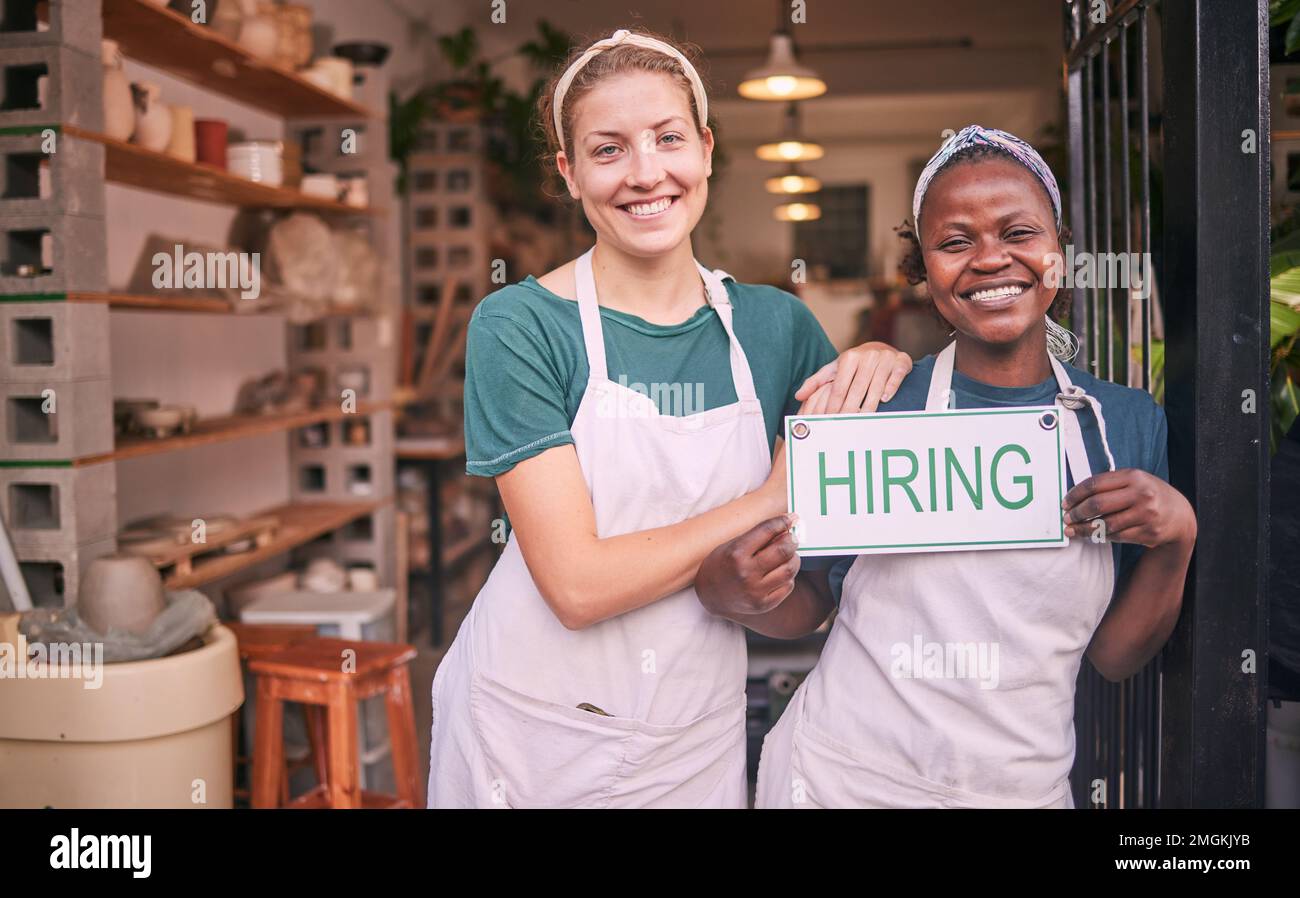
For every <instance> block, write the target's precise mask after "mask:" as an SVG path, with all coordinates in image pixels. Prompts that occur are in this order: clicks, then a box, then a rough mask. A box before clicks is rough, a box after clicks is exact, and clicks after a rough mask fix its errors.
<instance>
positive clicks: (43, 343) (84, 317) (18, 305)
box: [0, 302, 112, 383]
mask: <svg viewBox="0 0 1300 898" xmlns="http://www.w3.org/2000/svg"><path fill="white" fill-rule="evenodd" d="M108 314H109V313H108V306H107V305H105V304H103V303H83V302H0V381H14V382H19V383H31V382H38V381H42V380H46V381H67V380H96V379H103V378H107V377H109V376H110V374H111V373H112V369H111V365H110V361H109V357H108V356H109V332H108Z"/></svg>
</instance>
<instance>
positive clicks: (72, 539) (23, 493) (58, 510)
mask: <svg viewBox="0 0 1300 898" xmlns="http://www.w3.org/2000/svg"><path fill="white" fill-rule="evenodd" d="M0 514H3V515H4V519H5V523H6V525H7V526H8V527H9V534H10V536H11V537H13V541H14V545H15V546H18V547H23V548H29V549H41V548H44V549H71V548H74V547H76V546H80V545H84V544H86V543H90V542H98V541H101V540H105V539H110V538H113V537H116V535H117V529H118V528H117V466H116V465H113V464H111V463H105V464H98V465H86V466H85V467H81V468H64V467H59V468H56V467H45V466H41V467H31V468H9V467H6V468H0Z"/></svg>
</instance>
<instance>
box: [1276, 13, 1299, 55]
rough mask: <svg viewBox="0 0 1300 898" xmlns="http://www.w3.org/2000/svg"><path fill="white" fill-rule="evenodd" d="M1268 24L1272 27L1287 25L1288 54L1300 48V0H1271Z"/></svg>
mask: <svg viewBox="0 0 1300 898" xmlns="http://www.w3.org/2000/svg"><path fill="white" fill-rule="evenodd" d="M1288 23H1289V24H1288ZM1268 24H1269V26H1270V27H1276V26H1278V25H1286V26H1287V29H1286V50H1285V52H1286V55H1287V56H1290V55H1291V54H1292V53H1294V52H1296V50H1300V0H1269V4H1268Z"/></svg>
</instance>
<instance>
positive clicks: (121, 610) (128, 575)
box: [77, 555, 167, 633]
mask: <svg viewBox="0 0 1300 898" xmlns="http://www.w3.org/2000/svg"><path fill="white" fill-rule="evenodd" d="M166 607H167V597H166V595H165V593H164V592H163V585H162V577H160V576H159V574H158V569H157V568H155V567H154V566H153V564H151V563H150V562H149V560H148V559H146V558H140V557H138V556H131V555H106V556H104V557H103V558H96V559H95V560H94V561H92V562H91V563H90V565H89V566H88V567H87V568H86V573H85V574H84V575H82V578H81V588H80V592H79V594H78V596H77V612H78V614H79V615H80V616H81V619H82V620H83V621H85V622H86V624H87V625H88V626H89V627H90V628H91V629H93V630H95V631H96V632H99V633H107V632H108V631H109V630H124V631H126V632H128V633H143V632H145V631H146V630H148V629H149V626H150V625H151V624H152V623H153V622H154V618H156V617H157V616H158V615H159V614H161V613H162V611H163V609H164V608H166Z"/></svg>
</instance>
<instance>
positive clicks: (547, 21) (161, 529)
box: [0, 0, 1158, 808]
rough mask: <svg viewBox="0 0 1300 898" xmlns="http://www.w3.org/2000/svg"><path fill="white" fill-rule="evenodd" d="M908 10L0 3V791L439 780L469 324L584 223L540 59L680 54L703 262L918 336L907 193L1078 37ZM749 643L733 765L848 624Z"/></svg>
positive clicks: (483, 535) (71, 793) (215, 793)
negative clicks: (439, 684) (558, 169)
mask: <svg viewBox="0 0 1300 898" xmlns="http://www.w3.org/2000/svg"><path fill="white" fill-rule="evenodd" d="M922 5H924V6H927V7H933V8H934V10H937V11H941V12H942V15H934V16H931V15H924V16H922V15H919V14H918V15H917V16H915V17H905V16H902V15H900V14H899V13H898V11H897V9H896V7H895V6H894V5H893V4H888V3H880V2H871V3H866V4H862V3H859V2H856V0H853V2H850V0H827V2H825V3H823V4H820V5H813V7H814V11H815V12H816V13H817V15H810V16H809V20H808V24H807V25H802V24H801V25H799V26H797V27H796V28H795V29H794V31H793V38H792V32H791V29H790V26H788V24H786V23H785V21H784V19H783V18H782V16H783V15H786V14H788V10H785V7H787V6H789V4H781V3H772V2H767V0H755V2H742V0H728V2H725V3H719V4H700V3H695V2H690V0H657V2H652V3H642V4H630V3H608V4H607V3H598V4H592V3H580V2H576V0H565V2H543V0H510V2H509V3H508V4H507V3H487V2H483V3H479V2H470V0H368V2H356V0H206V2H193V0H170V2H169V0H4V2H3V3H0V68H3V70H4V75H3V78H2V79H0V159H2V160H3V161H2V164H0V232H3V233H0V381H3V393H4V395H3V397H2V398H0V519H2V521H3V527H2V528H0V573H2V574H3V577H2V578H0V580H2V582H0V807H11V808H41V807H55V808H106V807H107V808H125V807H141V808H267V807H307V808H330V807H332V808H338V807H396V808H402V807H417V808H423V807H425V806H426V802H427V801H428V796H427V795H426V789H427V784H428V780H429V774H430V741H431V737H430V728H431V715H432V713H433V709H432V708H431V702H430V690H431V688H434V677H435V674H436V671H437V670H438V669H439V664H440V662H441V660H442V659H443V657H444V655H446V653H447V652H448V651H449V649H450V648H451V647H452V646H453V645H454V641H455V639H456V636H457V633H458V631H459V630H460V628H461V623H462V621H463V620H464V619H465V617H466V615H467V614H468V613H469V611H470V610H471V609H472V608H473V607H475V601H476V597H478V596H479V595H480V591H481V590H482V589H483V588H484V584H485V583H486V582H487V580H488V577H489V575H490V574H492V573H493V571H494V569H495V570H501V569H503V568H504V567H508V565H506V564H505V562H502V561H500V559H503V558H504V559H506V561H509V552H510V549H509V548H508V546H509V545H510V536H511V533H512V531H511V530H510V522H509V519H508V516H507V514H506V508H505V505H504V503H503V501H502V499H501V496H500V494H499V492H498V486H497V482H496V481H495V480H494V478H493V476H485V471H486V469H484V470H480V471H479V472H478V473H477V475H475V474H472V473H468V472H467V464H468V463H469V462H471V461H474V459H472V458H471V459H468V460H467V457H466V452H467V450H466V427H467V418H468V415H467V411H466V404H467V403H466V396H467V395H469V389H468V388H467V383H468V381H467V374H466V355H467V333H468V332H469V330H470V322H471V316H472V315H473V314H474V312H475V309H476V307H477V306H478V305H479V303H480V301H482V300H483V299H484V297H487V296H489V295H490V294H492V293H493V292H494V291H496V290H498V289H500V288H501V287H503V286H505V285H517V284H519V282H521V281H524V280H525V279H527V278H534V277H541V276H542V275H544V274H545V273H546V272H549V271H552V270H553V269H555V268H557V267H558V266H561V265H563V264H564V263H565V262H567V261H568V260H571V259H575V258H577V257H580V256H582V255H583V254H584V253H585V252H586V250H588V249H589V248H590V247H591V246H592V242H593V240H594V231H593V229H592V227H591V225H590V224H589V223H588V221H587V220H586V219H585V217H584V214H583V209H582V207H581V205H580V204H578V203H576V202H573V201H572V200H571V198H570V197H569V196H568V195H567V194H566V193H565V191H564V189H563V187H564V184H563V181H562V180H560V178H559V176H557V174H556V173H555V172H554V171H553V170H550V169H548V167H547V166H546V165H545V164H544V159H543V158H542V157H544V155H545V152H546V149H545V143H544V140H545V137H544V135H542V134H541V131H540V129H539V127H538V120H537V108H538V100H539V98H542V94H543V93H544V92H545V91H546V90H547V86H546V85H547V84H548V82H550V81H551V80H552V79H553V77H554V75H555V74H556V71H557V67H558V66H560V65H561V64H562V63H564V61H565V60H566V59H567V58H569V54H570V52H571V49H572V48H573V47H576V46H579V45H580V43H581V42H582V41H590V40H595V39H597V38H600V37H601V36H602V35H609V34H611V33H613V32H614V30H615V29H616V28H621V27H623V26H628V27H632V28H636V27H638V26H644V27H646V28H648V29H651V30H653V31H654V32H655V33H657V34H659V35H667V36H671V37H672V38H673V39H674V40H689V41H691V42H694V43H695V44H698V45H699V46H700V47H701V48H702V49H703V52H704V55H705V56H706V57H707V59H708V64H709V65H708V72H707V76H708V77H707V80H708V83H709V89H710V104H709V113H710V117H711V120H714V121H716V126H715V133H716V146H715V147H714V150H713V152H714V155H713V160H712V166H713V168H712V174H711V179H712V180H711V182H710V183H711V190H712V193H711V194H710V195H709V202H708V206H707V209H706V210H705V211H704V213H703V217H702V219H701V220H700V223H699V225H698V227H697V228H696V230H695V232H694V236H693V241H694V253H695V255H696V257H697V258H698V259H700V260H702V261H703V262H704V263H705V264H706V265H707V267H708V268H710V269H724V270H725V271H726V272H729V273H730V274H731V275H733V276H734V277H735V279H736V280H738V281H740V282H745V283H749V284H767V285H773V286H776V287H780V288H781V289H784V290H786V291H789V292H791V293H794V294H797V297H798V300H799V301H801V302H802V303H803V304H805V305H806V306H807V307H808V309H810V310H811V311H812V313H813V316H814V317H815V319H816V321H817V322H818V323H819V324H820V326H821V328H822V329H823V330H824V331H825V334H826V336H827V337H828V338H829V341H830V343H831V344H833V345H834V347H835V348H836V349H837V350H843V349H846V348H848V347H852V346H856V345H858V344H861V343H864V342H866V341H868V340H872V339H876V340H882V341H884V342H887V343H889V344H890V345H892V346H896V347H898V348H900V349H901V350H903V351H905V352H907V353H908V354H910V355H912V356H913V357H915V358H919V357H921V356H923V355H925V354H927V353H929V352H932V351H934V350H935V349H936V348H939V347H941V346H942V345H943V341H944V339H945V332H944V331H942V330H941V329H940V326H939V323H938V322H937V321H936V320H935V318H934V316H933V315H932V314H931V312H930V309H929V307H928V305H927V304H926V302H925V301H924V297H923V295H922V294H920V293H918V292H917V290H916V289H915V288H914V287H912V286H911V285H909V284H908V283H907V282H906V280H904V279H903V278H902V277H901V276H900V275H899V274H898V272H897V268H898V261H899V258H900V255H901V250H900V247H899V241H898V237H897V235H896V234H895V233H894V227H895V226H896V225H898V224H899V223H900V222H902V221H903V220H904V219H905V218H906V217H907V216H908V215H909V214H910V212H911V202H912V189H911V185H912V184H914V183H915V182H916V178H917V175H918V173H919V172H920V169H921V166H922V165H923V164H924V162H925V160H926V159H927V158H929V157H930V155H931V154H932V153H933V152H934V151H935V149H936V148H937V147H938V145H939V141H940V135H941V134H942V133H943V130H944V129H945V128H948V127H950V126H952V125H953V124H954V123H958V124H961V123H965V122H980V123H983V124H985V125H988V126H992V127H998V128H1004V129H1006V130H1008V131H1011V132H1013V133H1017V134H1023V135H1025V136H1026V137H1027V138H1031V139H1035V140H1037V139H1039V138H1040V137H1042V135H1043V134H1045V133H1050V130H1048V131H1045V130H1044V124H1045V123H1050V122H1053V121H1056V120H1057V119H1058V117H1059V89H1060V68H1059V64H1060V50H1061V27H1062V26H1061V11H1060V10H1059V9H1057V7H1058V6H1060V4H1049V3H1037V2H1021V3H1012V4H1005V5H1004V4H966V3H960V2H947V0H934V2H927V3H924V4H922ZM1004 6H1005V8H1004ZM866 7H870V8H871V9H873V10H874V11H875V13H876V14H874V15H873V16H871V17H870V24H869V27H868V23H867V21H866V19H864V18H863V17H862V16H861V15H859V12H860V8H862V9H865V8H866ZM974 7H980V9H979V10H978V11H976V10H974ZM783 10H785V12H783ZM912 19H915V21H913V20H912ZM922 20H924V21H922ZM837 22H838V23H839V24H837ZM845 23H848V24H847V25H846V24H845ZM805 29H806V30H805ZM855 29H856V30H855ZM849 31H853V32H854V33H852V34H849V33H848V32H849ZM803 44H807V45H808V46H809V47H813V48H820V49H819V50H817V51H816V52H813V51H810V52H807V53H802V54H800V55H797V56H796V53H798V51H799V47H800V46H801V45H803ZM984 45H990V46H992V45H996V47H997V49H995V50H994V49H980V48H981V47H982V46H984ZM994 59H996V60H997V62H998V64H987V65H986V64H983V63H982V62H981V61H980V60H986V61H988V60H994ZM1009 59H1010V60H1014V65H1013V64H1011V63H1010V62H1008V60H1009ZM783 67H784V68H783ZM786 69H789V72H793V74H790V73H789V72H786ZM755 73H757V74H756V75H755ZM749 75H755V78H756V79H757V81H756V82H755V78H751V79H750V81H749V82H747V81H746V79H747V76H749ZM764 79H767V82H768V86H769V87H772V86H773V85H775V86H776V87H777V88H779V89H777V90H776V91H775V92H772V91H771V90H767V92H766V93H765V92H764V90H765V89H764V88H762V84H763V83H764ZM750 82H753V83H758V84H759V87H758V88H753V89H751V90H749V91H748V92H746V91H743V90H738V85H741V84H742V83H750ZM810 84H811V85H813V86H812V88H811V90H810V92H806V93H801V92H799V91H803V90H804V89H805V88H806V87H808V85H810ZM792 85H793V86H797V88H798V91H795V92H794V93H791V86H792ZM828 85H829V89H828ZM751 87H752V84H751ZM805 97H807V98H808V100H809V101H808V102H805V99H804V98H805ZM814 98H815V99H814ZM543 99H544V98H543ZM773 148H775V149H773ZM1048 152H1049V149H1044V153H1045V154H1046V153H1048ZM647 214H649V213H647ZM794 256H797V257H799V258H800V259H801V260H806V262H807V277H806V278H804V279H801V280H799V281H798V282H797V283H795V284H794V285H792V281H791V274H790V267H789V264H788V261H787V260H788V259H790V258H792V257H794ZM531 283H533V284H536V283H537V282H536V281H535V280H533V281H531ZM536 289H541V288H540V287H538V288H536ZM697 317H698V316H697ZM577 320H578V319H577V317H576V314H575V316H574V318H573V321H574V322H575V327H576V322H577ZM738 329H739V328H738ZM575 333H576V331H575ZM719 333H721V331H719ZM1157 336H1158V334H1157ZM576 345H577V346H578V347H579V351H580V350H581V347H582V340H581V337H580V336H579V337H578V338H577V344H576ZM724 358H725V356H724ZM752 363H753V362H752V360H751V364H752ZM489 381H490V378H488V380H485V381H475V384H476V389H486V388H483V387H482V386H481V384H482V383H488V382H489ZM578 393H579V394H580V393H581V390H580V389H579V391H578ZM487 473H488V474H490V473H491V472H487ZM539 607H540V606H539ZM747 639H748V649H749V661H748V687H747V691H748V708H747V714H748V720H749V726H750V730H749V733H750V737H749V744H748V751H749V755H750V767H751V773H752V767H753V766H754V763H755V761H756V759H757V754H758V749H759V745H760V744H761V741H762V737H763V734H764V733H765V732H766V730H767V728H768V727H770V726H771V725H772V722H773V721H775V720H776V719H777V717H778V716H779V714H780V711H781V709H782V708H783V707H784V703H785V702H786V701H787V700H788V699H789V697H790V694H791V692H792V691H793V690H794V687H795V686H796V685H797V683H798V682H799V678H800V677H801V676H802V675H803V674H804V673H806V671H807V670H808V669H809V668H810V667H811V665H812V662H813V661H815V660H816V657H817V653H818V651H819V650H820V647H821V645H822V643H823V642H824V640H825V631H824V630H823V631H822V632H819V633H815V634H813V635H811V636H809V637H807V638H803V639H796V640H788V641H781V640H775V639H768V638H765V637H761V636H758V635H757V634H750V635H749V636H748V637H747Z"/></svg>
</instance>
